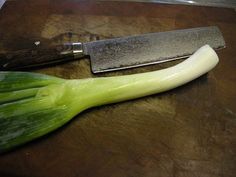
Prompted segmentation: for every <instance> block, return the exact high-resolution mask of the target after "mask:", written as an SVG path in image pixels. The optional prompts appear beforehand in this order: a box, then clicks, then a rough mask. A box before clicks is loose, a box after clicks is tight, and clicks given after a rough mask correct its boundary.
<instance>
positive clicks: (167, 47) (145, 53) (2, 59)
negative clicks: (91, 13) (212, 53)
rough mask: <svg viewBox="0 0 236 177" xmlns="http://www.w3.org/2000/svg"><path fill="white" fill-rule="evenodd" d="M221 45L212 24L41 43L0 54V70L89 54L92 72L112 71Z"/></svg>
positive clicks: (163, 60) (162, 60)
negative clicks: (119, 35) (88, 39)
mask: <svg viewBox="0 0 236 177" xmlns="http://www.w3.org/2000/svg"><path fill="white" fill-rule="evenodd" d="M205 44H209V45H210V46H211V47H212V48H214V49H221V48H224V47H225V41H224V38H223V36H222V34H221V32H220V30H219V28H218V27H216V26H209V27H199V28H191V29H183V30H175V31H167V32H158V33H149V34H143V35H134V36H128V37H121V38H114V39H107V40H98V41H92V42H86V43H81V42H75V43H64V44H62V45H48V44H47V45H45V44H43V43H40V41H38V42H37V43H35V46H34V48H33V49H24V50H19V51H14V52H10V53H2V54H0V70H21V69H24V68H30V67H34V66H41V65H48V64H54V63H59V62H66V61H70V60H78V59H80V58H84V57H89V58H90V60H91V69H92V72H93V73H100V72H107V71H114V70H120V69H127V68H133V67H138V66H144V65H151V64H157V63H162V62H167V61H171V60H177V59H182V58H186V57H188V56H189V55H191V54H192V53H194V52H195V51H196V50H197V49H198V48H200V47H201V46H203V45H205Z"/></svg>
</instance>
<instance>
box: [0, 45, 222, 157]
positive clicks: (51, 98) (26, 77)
mask: <svg viewBox="0 0 236 177" xmlns="http://www.w3.org/2000/svg"><path fill="white" fill-rule="evenodd" d="M217 63H218V56H217V55H216V53H215V51H214V50H213V49H212V48H211V47H209V46H208V45H205V46H203V47H201V48H200V49H199V50H198V51H197V52H195V54H193V55H192V56H191V57H189V58H188V59H187V60H185V61H183V62H182V63H180V64H177V65H175V66H173V67H170V68H167V69H163V70H159V71H153V72H148V73H140V74H133V75H127V76H116V77H102V78H89V79H79V80H66V79H60V78H57V77H52V76H47V75H43V74H36V73H30V72H0V152H4V151H6V150H9V149H12V148H13V147H16V146H18V145H21V144H24V143H26V142H28V141H31V140H33V139H35V138H37V137H40V136H42V135H45V134H47V133H48V132H51V131H53V130H55V129H57V128H58V127H60V126H62V125H63V124H65V123H66V122H68V121H69V120H70V119H72V118H73V117H74V116H76V115H77V114H78V113H80V112H81V111H83V110H85V109H88V108H91V107H95V106H99V105H104V104H109V103H115V102H120V101H125V100H129V99H135V98H139V97H143V96H146V95H151V94H156V93H159V92H163V91H167V90H170V89H173V88H175V87H178V86H180V85H183V84H185V83H187V82H189V81H191V80H193V79H195V78H197V77H199V76H201V75H203V74H205V73H207V72H208V71H210V70H211V69H212V68H214V67H215V65H216V64H217Z"/></svg>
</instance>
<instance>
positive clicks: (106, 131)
mask: <svg viewBox="0 0 236 177" xmlns="http://www.w3.org/2000/svg"><path fill="white" fill-rule="evenodd" d="M211 25H216V26H218V27H219V28H220V30H221V31H222V33H223V36H224V38H225V41H226V45H227V48H226V49H223V50H220V51H217V53H218V55H219V58H220V62H219V64H218V66H217V67H216V68H215V69H214V70H213V71H211V72H209V73H208V74H207V75H204V76H202V77H200V78H199V79H196V80H195V81H192V82H191V83H189V84H186V85H184V86H182V87H179V88H177V89H174V90H172V91H168V92H165V93H161V94H157V95H152V96H149V97H145V98H140V99H136V100H133V101H127V102H123V103H119V104H112V105H107V106H101V107H97V108H93V109H89V110H87V111H84V112H83V113H81V114H79V115H78V116H76V117H75V118H74V119H73V120H72V121H70V122H69V123H68V124H66V125H65V126H63V127H62V128H60V129H58V130H57V131H54V132H52V133H50V134H49V135H47V136H44V137H42V138H39V139H37V140H35V141H33V142H31V143H28V144H26V145H23V146H21V147H19V148H16V149H15V150H13V151H11V152H8V153H5V154H2V155H1V156H0V176H2V177H16V176H22V177H23V176H27V177H55V176H57V177H183V176H188V177H190V176H194V177H195V176H201V177H202V176H207V177H213V176H214V177H222V176H227V177H233V176H235V174H236V136H235V134H236V92H235V88H236V74H235V68H236V60H235V56H236V12H235V10H233V9H226V8H213V7H197V6H183V5H160V4H155V3H132V2H86V1H75V0H57V1H54V0H38V1H35V0H21V1H7V2H6V4H4V6H3V8H2V9H1V11H0V51H1V52H5V51H14V50H18V49H23V48H29V47H32V45H34V43H35V42H37V41H43V40H53V41H54V42H56V43H61V42H68V41H81V42H85V41H91V40H98V39H107V38H112V37H121V36H127V35H135V34H143V33H149V32H159V31H167V30H174V29H182V28H192V27H201V26H211ZM166 50H168V49H166ZM178 62H179V61H175V62H169V63H165V64H160V65H153V66H146V67H142V68H136V69H130V70H123V71H119V72H111V73H106V74H100V75H93V74H91V70H90V63H89V60H88V59H81V60H77V61H72V62H68V63H65V64H61V65H57V66H51V67H47V68H41V69H37V70H36V69H34V70H31V71H33V72H39V73H45V74H50V75H54V76H58V77H62V78H67V79H77V78H78V79H80V78H88V77H101V76H114V75H125V74H132V73H140V72H147V71H152V70H158V69H162V68H166V67H169V66H172V65H174V64H176V63H178Z"/></svg>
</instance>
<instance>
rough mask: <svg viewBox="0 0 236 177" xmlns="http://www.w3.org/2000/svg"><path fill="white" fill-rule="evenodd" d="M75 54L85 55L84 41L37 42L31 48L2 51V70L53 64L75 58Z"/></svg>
mask: <svg viewBox="0 0 236 177" xmlns="http://www.w3.org/2000/svg"><path fill="white" fill-rule="evenodd" d="M75 56H76V58H82V57H83V56H84V53H83V45H82V43H79V42H78V43H64V44H61V45H45V44H35V46H34V47H33V48H31V49H23V50H18V51H14V52H9V53H0V71H6V70H20V69H24V68H30V67H36V66H43V65H51V64H55V63H61V62H66V61H70V60H74V59H75Z"/></svg>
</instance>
